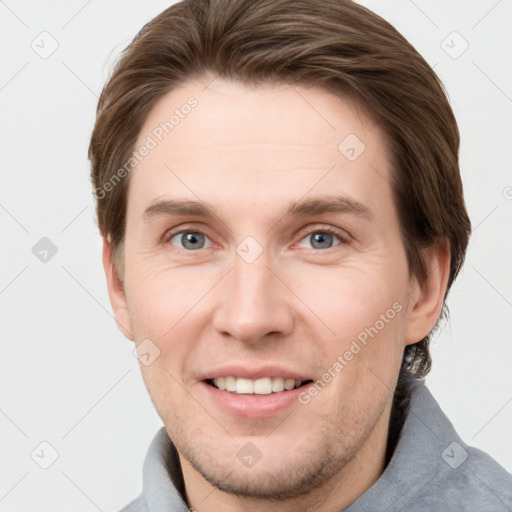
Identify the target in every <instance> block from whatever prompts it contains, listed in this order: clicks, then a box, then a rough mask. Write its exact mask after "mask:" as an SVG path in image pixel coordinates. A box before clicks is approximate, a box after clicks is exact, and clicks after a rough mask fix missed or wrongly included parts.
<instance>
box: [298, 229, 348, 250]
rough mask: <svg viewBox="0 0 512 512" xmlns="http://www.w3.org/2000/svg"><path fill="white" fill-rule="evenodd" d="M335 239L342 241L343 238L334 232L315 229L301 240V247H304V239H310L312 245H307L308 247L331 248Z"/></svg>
mask: <svg viewBox="0 0 512 512" xmlns="http://www.w3.org/2000/svg"><path fill="white" fill-rule="evenodd" d="M335 240H337V241H338V242H339V243H341V242H342V240H341V239H340V238H339V237H337V236H336V235H335V234H334V233H329V232H328V231H314V232H313V233H310V234H309V235H307V236H305V237H304V238H303V239H302V240H301V241H300V242H299V247H304V245H303V244H304V241H306V243H307V241H309V243H310V244H311V245H310V247H307V246H306V249H310V248H313V249H330V248H331V247H332V246H333V244H334V241H335ZM335 245H337V244H335Z"/></svg>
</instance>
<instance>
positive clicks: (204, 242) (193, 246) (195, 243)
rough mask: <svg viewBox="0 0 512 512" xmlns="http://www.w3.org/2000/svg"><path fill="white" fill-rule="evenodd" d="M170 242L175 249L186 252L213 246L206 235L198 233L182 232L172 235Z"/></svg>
mask: <svg viewBox="0 0 512 512" xmlns="http://www.w3.org/2000/svg"><path fill="white" fill-rule="evenodd" d="M169 242H170V243H171V244H172V245H174V246H175V247H178V248H179V249H184V250H186V251H197V250H198V249H204V248H206V247H210V245H211V241H210V239H209V238H208V237H207V236H206V235H205V234H204V233H199V232H198V231H180V232H179V233H176V234H174V235H171V237H170V238H169Z"/></svg>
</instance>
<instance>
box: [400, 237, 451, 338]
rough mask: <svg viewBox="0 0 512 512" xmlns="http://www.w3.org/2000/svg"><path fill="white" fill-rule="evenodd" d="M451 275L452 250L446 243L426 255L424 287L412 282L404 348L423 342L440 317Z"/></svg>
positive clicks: (440, 244) (414, 281) (438, 245)
mask: <svg viewBox="0 0 512 512" xmlns="http://www.w3.org/2000/svg"><path fill="white" fill-rule="evenodd" d="M449 275H450V248H449V244H448V241H443V242H440V243H439V244H437V245H436V246H435V247H433V248H432V249H430V250H429V251H428V254H427V277H426V278H425V280H424V281H423V282H422V283H418V281H417V280H412V281H411V291H410V292H409V301H408V302H409V311H408V319H407V326H406V331H405V344H406V345H412V344H413V343H417V342H418V341H421V340H422V339H423V338H424V337H425V336H427V334H428V333H429V332H430V331H431V330H432V329H433V327H434V326H435V324H436V322H437V321H438V319H439V316H440V315H441V311H442V308H443V303H444V297H445V294H446V287H447V286H448V278H449Z"/></svg>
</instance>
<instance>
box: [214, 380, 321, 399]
mask: <svg viewBox="0 0 512 512" xmlns="http://www.w3.org/2000/svg"><path fill="white" fill-rule="evenodd" d="M204 382H206V384H208V385H210V386H212V387H214V388H217V389H219V390H221V391H229V392H230V393H234V394H237V395H271V394H273V393H283V392H286V391H291V390H293V389H297V388H300V387H301V386H305V385H307V384H309V383H310V382H313V381H312V380H306V381H301V380H294V379H285V378H284V377H262V378H260V379H254V380H253V379H246V378H243V377H232V376H228V377H216V378H214V379H206V380H205V381H204Z"/></svg>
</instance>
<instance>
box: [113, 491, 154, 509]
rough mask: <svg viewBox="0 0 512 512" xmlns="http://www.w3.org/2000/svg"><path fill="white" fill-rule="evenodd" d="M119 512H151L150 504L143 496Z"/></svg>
mask: <svg viewBox="0 0 512 512" xmlns="http://www.w3.org/2000/svg"><path fill="white" fill-rule="evenodd" d="M119 512H149V508H148V504H147V502H146V499H145V498H144V496H143V495H141V496H139V497H138V498H135V499H134V500H133V501H131V502H130V503H128V505H126V506H125V507H124V508H122V509H121V510H120V511H119Z"/></svg>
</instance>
